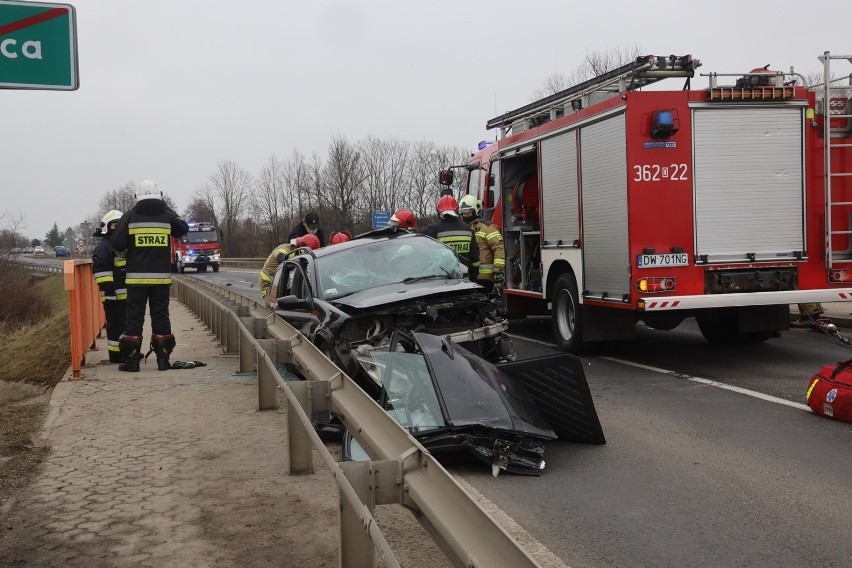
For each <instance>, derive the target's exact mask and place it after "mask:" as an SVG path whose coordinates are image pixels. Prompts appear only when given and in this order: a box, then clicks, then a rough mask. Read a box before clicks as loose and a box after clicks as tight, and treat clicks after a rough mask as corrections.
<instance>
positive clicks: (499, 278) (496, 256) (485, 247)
mask: <svg viewBox="0 0 852 568" xmlns="http://www.w3.org/2000/svg"><path fill="white" fill-rule="evenodd" d="M459 214H460V215H461V218H462V220H463V221H464V222H465V223H467V224H468V225H469V226H470V228H471V229H473V232H474V234H475V235H476V242H477V244H478V245H479V276H478V277H477V279H476V281H477V282H479V283H480V284H481V285H482V286H484V287H485V288H486V289H487V290H488V291H489V292H491V291H493V290H494V285H495V284H496V285H498V286H502V285H503V282H504V280H505V277H504V276H505V275H504V269H505V268H506V253H505V251H504V250H503V237H502V235H500V231H499V230H498V229H497V227H495V226H494V225H489V224H487V223H486V222H485V221H483V220H482V219H481V217H480V216H481V215H482V203H481V202H480V201H479V200H478V199H477V198H476V197H474V196H473V195H465V196H464V197H462V199H461V201H460V202H459Z"/></svg>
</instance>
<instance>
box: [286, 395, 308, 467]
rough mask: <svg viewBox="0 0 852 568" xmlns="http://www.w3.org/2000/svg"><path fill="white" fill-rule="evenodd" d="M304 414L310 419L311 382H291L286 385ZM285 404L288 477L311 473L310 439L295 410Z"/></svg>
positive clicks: (289, 404)
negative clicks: (288, 463)
mask: <svg viewBox="0 0 852 568" xmlns="http://www.w3.org/2000/svg"><path fill="white" fill-rule="evenodd" d="M287 387H288V388H289V389H290V391H291V392H292V393H293V396H294V397H295V398H296V400H298V401H299V405H300V406H301V407H302V410H304V411H305V414H307V415H308V417H309V418H310V416H311V414H312V412H311V381H293V382H291V383H287ZM291 404H292V403H290V402H289V399H288V402H287V448H288V450H289V456H290V459H289V462H290V471H289V473H290V475H296V474H300V473H313V472H314V460H313V457H314V456H313V447H312V445H311V437H310V436H309V435H308V432H306V431H305V426H304V424H302V421H301V420H299V416H298V414H297V413H296V411H295V409H293V408H291Z"/></svg>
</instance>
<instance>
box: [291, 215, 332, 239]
mask: <svg viewBox="0 0 852 568" xmlns="http://www.w3.org/2000/svg"><path fill="white" fill-rule="evenodd" d="M319 225H320V220H319V215H317V214H316V213H314V212H313V211H309V212H308V213H305V216H304V217H302V222H301V223H299V224H298V225H296V226H295V227H293V230H292V231H290V234H289V235H287V240H288V241H290V242H292V241H293V239H295V238H298V237H304V236H305V235H316V236H317V238H318V239H319V246H321V247H324V246H325V233H323V232H322V228H321V227H320V226H319Z"/></svg>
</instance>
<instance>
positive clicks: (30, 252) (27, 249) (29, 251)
mask: <svg viewBox="0 0 852 568" xmlns="http://www.w3.org/2000/svg"><path fill="white" fill-rule="evenodd" d="M32 253H33V247H27V248H25V249H24V254H32Z"/></svg>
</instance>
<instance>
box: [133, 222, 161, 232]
mask: <svg viewBox="0 0 852 568" xmlns="http://www.w3.org/2000/svg"><path fill="white" fill-rule="evenodd" d="M152 227H153V228H155V229H168V230H169V232H171V230H172V226H171V224H169V223H157V222H155V221H140V222H138V223H130V224H128V225H127V228H128V229H130V230H131V231H132V230H133V229H147V228H152Z"/></svg>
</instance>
